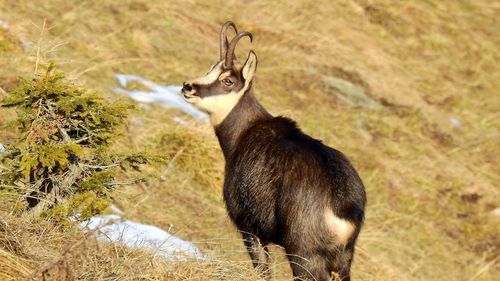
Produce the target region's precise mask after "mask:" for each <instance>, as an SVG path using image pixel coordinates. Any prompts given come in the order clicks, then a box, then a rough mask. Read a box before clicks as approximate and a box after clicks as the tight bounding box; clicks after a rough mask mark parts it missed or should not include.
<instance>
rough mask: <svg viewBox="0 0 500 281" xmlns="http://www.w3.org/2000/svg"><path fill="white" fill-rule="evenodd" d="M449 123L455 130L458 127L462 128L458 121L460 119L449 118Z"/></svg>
mask: <svg viewBox="0 0 500 281" xmlns="http://www.w3.org/2000/svg"><path fill="white" fill-rule="evenodd" d="M450 123H451V125H453V127H455V128H460V126H462V122H461V121H460V119H458V118H456V117H451V118H450Z"/></svg>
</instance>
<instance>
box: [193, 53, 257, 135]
mask: <svg viewBox="0 0 500 281" xmlns="http://www.w3.org/2000/svg"><path fill="white" fill-rule="evenodd" d="M222 63H223V62H221V63H219V64H218V65H217V66H216V67H214V68H213V70H212V71H211V72H210V73H208V74H207V75H206V76H203V77H200V78H197V79H195V80H192V81H189V82H188V83H195V84H198V85H201V84H203V85H209V84H211V83H213V82H214V81H216V80H220V79H224V78H225V77H228V76H230V75H231V73H230V72H229V71H228V72H225V73H224V72H222ZM212 79H214V80H212ZM250 81H251V80H246V81H245V85H244V86H243V88H242V89H241V90H240V91H238V92H230V93H227V94H222V95H215V96H209V97H204V98H201V97H198V96H193V95H190V94H189V93H188V94H187V96H188V97H189V98H187V99H185V100H186V101H187V102H189V103H191V104H193V105H194V106H196V107H197V108H199V109H201V110H203V111H205V112H207V113H208V114H209V115H210V123H212V125H213V126H214V127H215V126H217V125H219V124H220V123H221V122H222V121H224V119H225V118H226V117H227V115H228V114H229V113H230V112H231V110H233V108H234V107H235V106H236V104H238V101H239V100H240V99H241V97H242V96H243V94H244V93H245V92H246V91H247V90H248V87H249V86H250Z"/></svg>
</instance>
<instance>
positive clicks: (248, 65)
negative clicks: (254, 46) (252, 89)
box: [241, 50, 257, 81]
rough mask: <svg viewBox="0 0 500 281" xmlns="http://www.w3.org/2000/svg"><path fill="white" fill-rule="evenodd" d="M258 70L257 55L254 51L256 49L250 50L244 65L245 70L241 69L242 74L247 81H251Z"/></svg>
mask: <svg viewBox="0 0 500 281" xmlns="http://www.w3.org/2000/svg"><path fill="white" fill-rule="evenodd" d="M256 70H257V55H256V54H255V53H254V51H252V50H250V53H248V58H247V61H246V62H245V65H244V66H243V70H242V71H241V74H243V78H245V81H251V80H252V78H253V75H254V74H255V71H256Z"/></svg>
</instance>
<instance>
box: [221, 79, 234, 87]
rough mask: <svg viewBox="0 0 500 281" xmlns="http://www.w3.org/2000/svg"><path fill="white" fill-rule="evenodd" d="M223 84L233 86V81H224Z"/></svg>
mask: <svg viewBox="0 0 500 281" xmlns="http://www.w3.org/2000/svg"><path fill="white" fill-rule="evenodd" d="M222 83H224V85H226V86H231V85H233V81H231V80H229V79H227V78H224V79H222Z"/></svg>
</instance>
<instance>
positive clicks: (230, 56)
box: [224, 31, 253, 68]
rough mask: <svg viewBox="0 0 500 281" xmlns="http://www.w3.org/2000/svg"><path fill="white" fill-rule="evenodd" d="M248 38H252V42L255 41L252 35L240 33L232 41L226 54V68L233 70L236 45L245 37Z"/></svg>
mask: <svg viewBox="0 0 500 281" xmlns="http://www.w3.org/2000/svg"><path fill="white" fill-rule="evenodd" d="M245 36H248V37H249V38H250V42H252V41H253V37H252V33H250V32H246V31H245V32H240V33H238V34H237V35H236V36H235V37H234V38H233V40H231V43H229V47H228V49H227V52H226V59H225V60H224V68H231V67H233V56H234V49H235V48H236V44H237V43H238V41H239V40H240V39H241V38H243V37H245Z"/></svg>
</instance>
